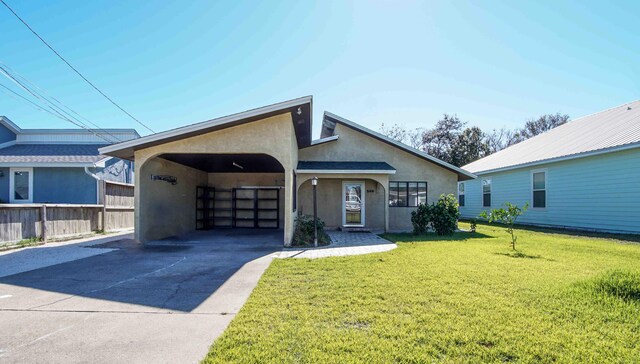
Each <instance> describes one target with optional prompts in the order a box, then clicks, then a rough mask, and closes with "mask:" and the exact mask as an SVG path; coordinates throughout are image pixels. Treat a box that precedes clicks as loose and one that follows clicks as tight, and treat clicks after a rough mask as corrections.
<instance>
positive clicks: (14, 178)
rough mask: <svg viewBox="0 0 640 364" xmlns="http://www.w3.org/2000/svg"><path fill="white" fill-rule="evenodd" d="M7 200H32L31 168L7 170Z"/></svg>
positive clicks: (28, 201) (25, 201) (29, 201)
mask: <svg viewBox="0 0 640 364" xmlns="http://www.w3.org/2000/svg"><path fill="white" fill-rule="evenodd" d="M9 202H11V203H31V202H33V168H11V169H10V170H9Z"/></svg>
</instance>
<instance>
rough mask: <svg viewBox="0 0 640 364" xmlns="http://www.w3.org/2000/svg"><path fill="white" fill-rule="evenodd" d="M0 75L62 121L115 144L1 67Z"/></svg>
mask: <svg viewBox="0 0 640 364" xmlns="http://www.w3.org/2000/svg"><path fill="white" fill-rule="evenodd" d="M0 73H2V74H3V75H4V76H5V77H7V78H8V79H9V80H11V81H13V82H14V83H15V84H16V85H18V86H19V87H20V88H22V89H23V90H25V91H27V92H28V93H30V94H31V95H32V96H33V97H35V98H36V99H38V100H41V101H43V102H44V103H45V106H46V107H48V108H49V109H50V110H51V111H53V112H54V113H55V114H56V115H58V117H60V118H61V119H63V120H66V121H68V122H70V123H72V124H73V125H75V126H78V127H80V128H82V129H85V130H87V131H89V132H90V133H92V134H94V135H95V136H97V137H99V138H100V139H103V140H105V141H107V142H108V143H114V142H115V141H113V140H108V139H107V138H105V137H104V136H103V135H100V134H98V133H96V132H95V130H93V129H92V128H90V127H88V126H87V125H86V124H84V123H83V122H82V121H80V120H78V118H76V117H74V116H73V115H71V114H69V113H68V112H66V111H65V110H64V109H62V108H60V107H59V106H57V105H56V104H54V103H52V102H51V101H50V100H48V99H47V98H46V97H44V96H42V95H40V94H39V93H38V91H36V90H33V89H31V88H29V86H28V85H25V84H24V83H22V82H21V81H20V80H18V79H17V78H16V77H15V76H14V75H12V74H11V73H10V72H9V71H7V70H6V69H5V68H3V67H2V66H0ZM63 113H64V114H66V115H67V116H65V115H63ZM71 119H73V120H71ZM74 120H75V121H74Z"/></svg>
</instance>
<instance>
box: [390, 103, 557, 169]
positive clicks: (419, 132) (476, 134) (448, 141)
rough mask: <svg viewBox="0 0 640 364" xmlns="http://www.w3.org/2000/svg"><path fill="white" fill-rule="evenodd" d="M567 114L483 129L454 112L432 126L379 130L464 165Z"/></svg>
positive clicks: (548, 127)
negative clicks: (489, 129) (512, 126)
mask: <svg viewBox="0 0 640 364" xmlns="http://www.w3.org/2000/svg"><path fill="white" fill-rule="evenodd" d="M568 120H569V115H566V114H560V113H556V114H546V115H542V116H540V117H538V118H537V119H530V120H528V121H527V122H526V123H525V125H524V127H523V128H520V129H515V130H510V129H506V128H501V129H493V130H492V131H491V132H490V133H485V132H483V131H482V130H481V129H480V128H479V127H477V126H471V127H467V123H466V122H463V121H461V120H460V118H458V116H457V115H455V114H446V113H445V114H443V117H442V118H441V119H440V120H438V122H437V123H436V125H435V126H434V127H433V128H431V129H422V128H416V129H413V130H407V129H406V128H404V127H402V126H401V125H398V124H394V125H392V126H391V127H387V126H386V125H385V124H382V125H381V126H380V132H381V133H382V134H384V135H386V136H388V137H390V138H392V139H395V140H397V141H399V142H401V143H404V144H407V145H409V146H411V147H413V148H416V149H419V150H422V151H425V152H426V153H428V154H430V155H432V156H434V157H436V158H438V159H441V160H443V161H445V162H447V163H450V164H453V165H454V166H458V167H460V166H464V165H466V164H469V163H471V162H473V161H476V160H478V159H480V158H483V157H486V156H488V155H490V154H493V153H495V152H498V151H500V150H502V149H505V148H507V147H509V146H512V145H514V144H517V143H520V142H521V141H524V140H526V139H529V138H531V137H534V136H536V135H538V134H541V133H544V132H545V131H548V130H551V129H553V128H555V127H557V126H560V125H562V124H564V123H566V122H567V121H568Z"/></svg>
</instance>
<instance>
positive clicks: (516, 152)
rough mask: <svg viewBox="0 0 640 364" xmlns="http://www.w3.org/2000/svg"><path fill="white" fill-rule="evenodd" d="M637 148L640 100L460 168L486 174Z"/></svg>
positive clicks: (559, 128) (551, 131)
mask: <svg viewBox="0 0 640 364" xmlns="http://www.w3.org/2000/svg"><path fill="white" fill-rule="evenodd" d="M638 147H640V100H638V101H633V102H630V103H627V104H624V105H620V106H617V107H614V108H611V109H607V110H604V111H601V112H598V113H595V114H592V115H588V116H584V117H581V118H578V119H575V120H573V121H569V122H567V123H566V124H564V125H561V126H559V127H557V128H554V129H551V130H549V131H547V132H545V133H543V134H540V135H537V136H535V137H533V138H531V139H527V140H525V141H523V142H520V143H518V144H515V145H512V146H510V147H509V148H506V149H503V150H501V151H499V152H497V153H494V154H492V155H489V156H487V157H484V158H482V159H479V160H477V161H475V162H473V163H469V164H467V165H466V166H463V167H462V168H464V169H466V170H468V171H470V172H473V173H476V174H486V173H491V172H498V171H503V170H509V169H515V168H522V167H527V166H534V165H538V164H543V163H549V162H555V161H560V160H567V159H574V158H582V157H586V156H590V155H594V154H602V153H609V152H614V151H619V150H624V149H630V148H638Z"/></svg>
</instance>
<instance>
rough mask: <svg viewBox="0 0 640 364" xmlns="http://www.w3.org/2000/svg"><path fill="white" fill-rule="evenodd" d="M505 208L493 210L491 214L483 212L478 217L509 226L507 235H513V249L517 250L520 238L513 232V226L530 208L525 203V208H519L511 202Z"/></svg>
mask: <svg viewBox="0 0 640 364" xmlns="http://www.w3.org/2000/svg"><path fill="white" fill-rule="evenodd" d="M504 206H505V207H501V208H499V209H493V210H491V212H488V211H482V213H481V214H480V215H479V216H478V217H481V218H483V219H487V221H489V223H492V222H499V223H502V224H504V225H506V226H507V229H506V230H507V233H509V235H511V249H513V250H516V240H517V239H518V237H517V236H516V235H515V233H514V232H513V225H514V224H515V223H516V220H517V219H518V217H519V216H520V215H522V214H524V212H525V211H527V209H528V208H529V203H528V202H527V203H525V204H524V206H522V207H519V206H518V205H514V204H512V203H511V202H507V203H505V204H504Z"/></svg>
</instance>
